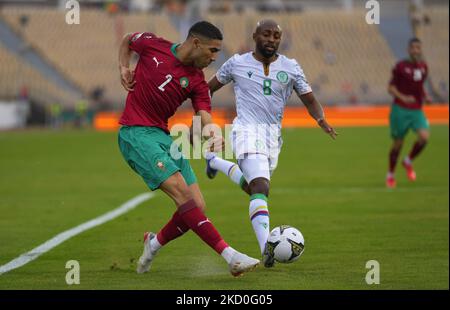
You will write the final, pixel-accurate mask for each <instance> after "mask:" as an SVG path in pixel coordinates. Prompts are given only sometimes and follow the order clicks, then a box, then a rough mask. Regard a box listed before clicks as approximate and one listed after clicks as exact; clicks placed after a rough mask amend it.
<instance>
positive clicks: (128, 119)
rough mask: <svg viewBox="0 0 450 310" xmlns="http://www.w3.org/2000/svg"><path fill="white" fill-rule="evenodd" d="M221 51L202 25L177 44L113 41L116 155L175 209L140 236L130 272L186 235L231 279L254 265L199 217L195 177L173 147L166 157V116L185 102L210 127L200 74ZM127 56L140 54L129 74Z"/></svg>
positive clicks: (218, 37) (153, 39)
mask: <svg viewBox="0 0 450 310" xmlns="http://www.w3.org/2000/svg"><path fill="white" fill-rule="evenodd" d="M221 45H222V34H221V32H220V30H219V29H217V28H216V27H215V26H214V25H212V24H210V23H208V22H204V21H203V22H198V23H196V24H194V25H193V26H192V27H191V29H190V30H189V34H188V37H187V39H186V40H185V41H184V42H183V43H181V44H173V43H171V42H169V41H167V40H165V39H163V38H159V37H157V36H156V35H155V34H153V33H148V32H144V33H135V34H129V35H126V36H125V37H124V39H123V41H122V43H121V46H120V51H119V63H120V73H121V78H122V85H123V86H124V88H125V89H126V90H128V91H129V93H128V97H127V100H126V106H125V110H124V112H123V114H122V117H121V119H120V123H121V124H122V125H123V126H122V127H121V129H120V131H119V147H120V150H121V152H122V155H123V157H124V158H125V160H126V162H127V163H128V164H129V166H130V167H131V168H132V169H133V170H134V171H135V172H136V173H138V174H139V175H140V176H141V177H142V178H143V179H144V181H145V182H146V184H147V185H148V187H149V188H150V189H151V190H156V189H158V188H159V189H161V190H162V191H163V192H164V193H166V194H167V195H168V196H169V197H170V198H172V200H173V201H174V202H175V205H176V207H177V210H176V212H175V213H174V214H173V217H172V218H171V219H170V221H169V222H168V223H167V224H166V226H164V227H163V228H162V229H161V230H160V231H159V232H158V233H157V234H154V233H146V234H145V235H144V252H143V254H142V256H141V257H140V259H139V261H138V267H137V272H138V273H143V272H146V271H148V270H149V269H150V265H151V262H152V260H153V258H154V256H155V255H156V253H157V252H158V250H159V249H160V248H161V247H162V246H163V245H165V244H166V243H168V242H169V241H171V240H173V239H175V238H177V237H179V236H181V235H183V234H184V233H185V232H187V231H188V230H189V229H192V230H193V231H194V232H195V233H196V234H197V235H198V236H199V237H200V238H201V239H202V240H203V241H204V242H205V243H207V244H208V245H209V246H210V247H212V248H213V249H214V250H215V251H216V252H217V253H218V254H221V255H222V257H223V258H224V259H225V260H226V262H227V263H228V265H229V268H230V272H231V274H232V275H234V276H237V275H239V274H241V273H243V272H245V271H248V270H251V269H253V268H254V267H256V266H257V265H258V264H259V260H257V259H254V258H251V257H248V256H247V255H245V254H242V253H240V252H237V251H236V250H234V249H233V248H231V247H230V246H228V244H227V243H226V242H225V241H224V240H223V239H222V237H221V236H220V235H219V233H218V232H217V230H216V229H215V227H214V226H213V224H212V223H211V222H210V220H209V219H208V218H206V216H205V215H204V213H203V210H204V207H205V202H204V200H203V196H202V194H201V192H200V189H199V186H198V184H197V180H196V177H195V174H194V172H193V170H192V168H191V166H190V165H189V162H188V161H187V160H186V159H185V158H184V157H182V154H181V152H180V150H179V149H178V148H175V153H176V154H175V155H176V156H172V155H173V152H174V150H173V148H172V150H171V145H172V142H173V141H172V138H171V137H170V135H169V131H168V128H167V121H168V119H169V117H171V116H172V115H173V114H174V113H175V111H176V110H177V108H178V107H179V106H180V105H181V104H182V103H183V101H185V100H186V99H187V98H190V99H191V101H192V106H193V108H194V110H195V112H196V113H197V114H198V115H199V116H200V117H201V121H202V126H204V125H206V124H208V123H211V115H210V110H211V99H210V96H209V89H208V84H207V83H206V81H205V78H204V75H203V72H202V69H203V68H205V67H207V66H208V65H209V64H210V63H211V62H213V61H214V60H215V58H216V56H217V53H218V52H219V51H220V48H221ZM132 52H136V53H138V54H139V56H140V57H139V62H138V63H137V66H136V69H135V71H134V72H133V71H131V70H130V68H129V62H130V57H131V54H132ZM171 152H172V153H171ZM171 154H172V155H171ZM175 158H178V159H175Z"/></svg>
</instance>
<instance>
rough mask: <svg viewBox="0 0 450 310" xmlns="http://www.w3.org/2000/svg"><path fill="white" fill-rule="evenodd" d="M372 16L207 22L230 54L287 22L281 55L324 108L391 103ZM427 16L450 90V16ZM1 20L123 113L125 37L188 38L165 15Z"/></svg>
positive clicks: (32, 13) (430, 41) (433, 12)
mask: <svg viewBox="0 0 450 310" xmlns="http://www.w3.org/2000/svg"><path fill="white" fill-rule="evenodd" d="M365 14H366V11H365V10H359V9H355V10H352V11H342V10H336V9H329V10H320V11H319V10H307V11H304V12H301V13H299V12H292V13H276V14H262V13H257V12H256V11H248V12H245V13H242V14H240V13H236V12H232V13H228V14H217V13H216V14H213V13H208V14H207V15H206V16H205V19H207V20H209V21H211V22H213V23H214V24H216V25H217V26H218V27H219V28H221V29H222V30H223V32H224V38H225V40H224V46H225V55H226V56H231V55H233V54H234V53H243V52H246V51H249V50H251V49H253V46H254V43H253V41H252V39H251V37H252V33H253V31H254V28H255V26H256V22H257V21H258V20H261V19H265V18H273V19H275V20H277V21H279V23H280V24H281V26H282V27H283V30H284V37H283V41H282V44H281V47H280V51H281V53H283V54H286V55H287V56H289V57H292V58H296V59H297V60H298V61H299V62H300V64H301V65H302V67H303V69H304V71H305V73H306V75H307V78H308V80H309V82H310V84H311V85H312V87H313V90H314V92H315V93H316V94H317V97H318V98H319V99H320V101H321V102H322V103H323V104H340V103H343V104H346V103H349V102H350V103H386V102H390V101H391V98H390V96H389V95H388V94H387V91H386V88H387V84H388V81H389V78H390V71H391V68H392V66H393V65H394V63H395V62H396V59H395V58H394V55H393V54H392V52H391V50H390V48H389V46H388V44H387V43H386V41H385V40H384V38H383V36H382V35H381V33H380V32H379V29H378V27H377V26H376V25H368V24H367V23H366V22H365ZM426 14H427V15H428V16H429V17H430V19H431V24H429V25H427V26H424V30H423V36H424V37H423V40H424V43H425V44H424V49H425V55H426V57H427V60H428V62H429V64H430V70H431V72H432V77H433V81H434V84H435V86H438V87H439V88H442V87H444V88H446V89H447V90H448V15H446V14H447V11H446V10H443V9H442V8H439V7H437V8H436V7H435V8H433V7H431V8H427V11H426ZM22 15H27V16H28V17H29V18H28V25H27V26H26V27H21V26H20V21H19V19H20V16H22ZM0 18H2V19H3V20H5V21H6V22H7V24H8V25H10V26H11V27H12V28H13V29H14V31H16V32H17V33H19V34H21V35H22V36H23V38H24V39H25V40H26V41H27V42H28V43H29V44H30V46H31V47H33V48H34V49H35V50H36V51H38V53H40V55H42V56H43V57H44V58H46V59H47V60H48V61H49V62H50V63H52V64H53V65H54V67H55V68H56V69H57V70H59V71H60V72H61V73H63V74H64V75H65V76H66V77H67V79H68V80H70V81H72V82H73V83H74V84H76V85H78V86H79V87H80V89H81V90H82V91H83V92H84V94H85V95H86V96H88V95H89V94H90V92H92V91H93V90H94V89H95V88H98V87H100V88H103V90H104V94H105V96H106V98H107V100H108V101H109V102H112V103H114V105H113V106H114V107H115V108H117V109H120V108H121V107H122V104H123V100H124V98H125V95H126V93H125V91H123V89H122V87H121V86H120V83H119V74H118V70H117V50H118V44H119V41H120V39H121V37H122V35H123V34H124V33H127V32H134V31H152V32H155V33H156V34H158V35H160V36H163V37H165V38H167V39H169V40H171V41H175V42H177V41H180V34H179V33H178V31H177V30H176V29H175V28H174V26H173V25H172V24H171V21H170V18H169V17H168V16H167V15H165V14H164V13H161V14H155V13H151V14H150V15H149V14H138V13H130V14H127V13H119V14H116V15H110V14H108V13H106V12H105V11H103V10H98V9H88V8H87V9H83V11H82V14H81V20H80V22H81V23H80V25H67V24H66V23H65V11H59V10H57V9H55V8H32V7H20V8H17V7H11V6H4V7H2V8H0ZM443 61H444V63H445V64H443V63H442V62H443ZM2 68H3V67H2ZM216 69H217V68H215V67H212V68H208V69H206V70H205V76H206V78H207V79H209V78H210V77H211V76H212V75H213V74H214V73H215V71H216ZM27 70H28V69H27ZM35 74H36V73H35ZM2 75H3V73H2ZM5 85H6V84H5ZM442 85H443V86H442ZM8 87H10V86H8ZM48 87H50V86H48ZM4 88H6V86H2V88H1V89H0V92H1V94H3V93H5V92H7V91H6V90H5V89H4ZM54 88H55V89H56V87H54ZM8 91H9V90H8ZM52 93H54V91H52ZM1 94H0V95H1ZM233 102H234V96H233V92H232V88H231V87H226V88H225V89H224V91H221V92H219V93H217V94H216V95H215V103H214V104H216V105H222V106H223V105H232V104H233ZM294 103H295V104H298V100H297V99H296V98H295V96H292V98H291V101H290V104H294Z"/></svg>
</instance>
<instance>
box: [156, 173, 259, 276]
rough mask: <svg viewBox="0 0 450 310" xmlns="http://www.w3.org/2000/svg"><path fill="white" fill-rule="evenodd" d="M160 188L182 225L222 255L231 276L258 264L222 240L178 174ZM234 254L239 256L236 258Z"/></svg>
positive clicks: (257, 261) (193, 194)
mask: <svg viewBox="0 0 450 310" xmlns="http://www.w3.org/2000/svg"><path fill="white" fill-rule="evenodd" d="M191 186H192V185H191ZM160 188H161V190H163V191H164V192H165V193H166V194H167V195H169V197H171V198H172V199H173V200H174V202H175V203H176V205H177V213H178V215H179V216H180V218H181V220H182V221H183V222H184V224H185V225H186V226H187V227H189V228H190V229H192V231H194V232H195V233H196V234H197V235H198V236H199V237H200V238H201V239H202V240H203V241H204V242H205V243H206V244H208V245H209V246H210V247H211V248H213V249H214V250H215V251H216V252H217V253H218V254H220V255H222V257H223V258H224V259H225V260H226V262H227V263H228V265H229V268H230V272H231V273H232V275H234V276H236V275H239V274H242V273H243V272H246V271H250V270H251V269H253V268H254V267H256V266H257V265H258V264H259V260H257V259H254V258H250V257H248V256H246V255H244V254H241V253H239V252H237V251H236V250H234V249H233V248H232V247H230V246H229V245H228V244H227V243H226V242H225V241H224V240H223V239H222V237H221V236H220V234H219V232H218V231H217V230H216V228H215V227H214V225H213V224H212V222H211V221H210V220H209V219H208V218H207V217H206V216H205V214H204V213H203V212H202V210H201V209H200V207H199V206H198V205H197V203H196V201H195V199H194V196H195V193H192V190H191V188H190V187H189V186H188V185H187V184H186V182H184V179H183V177H182V175H181V174H180V173H175V174H174V175H172V176H171V177H170V178H169V179H167V180H166V181H165V182H164V183H162V184H161V187H160ZM195 189H196V188H195V186H194V190H195ZM197 199H198V198H197ZM236 253H239V254H241V255H237V256H236Z"/></svg>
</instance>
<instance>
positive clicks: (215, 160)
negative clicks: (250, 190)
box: [206, 152, 247, 192]
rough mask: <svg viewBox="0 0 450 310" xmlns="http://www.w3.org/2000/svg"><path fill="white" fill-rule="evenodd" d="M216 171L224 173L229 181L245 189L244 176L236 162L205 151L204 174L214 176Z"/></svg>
mask: <svg viewBox="0 0 450 310" xmlns="http://www.w3.org/2000/svg"><path fill="white" fill-rule="evenodd" d="M218 171H220V172H222V173H223V174H225V175H226V176H227V177H228V178H229V179H230V180H231V181H233V183H235V184H237V185H239V186H240V187H241V188H242V189H243V190H244V191H246V189H245V178H244V176H243V174H242V171H241V169H240V168H239V166H238V165H237V164H236V163H234V162H232V161H228V160H225V159H222V158H220V157H218V156H216V154H215V153H212V152H208V153H206V175H207V176H208V178H210V179H213V178H215V177H216V174H217V172H218ZM246 192H247V191H246Z"/></svg>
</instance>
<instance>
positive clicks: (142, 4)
mask: <svg viewBox="0 0 450 310" xmlns="http://www.w3.org/2000/svg"><path fill="white" fill-rule="evenodd" d="M153 2H154V1H153V0H130V5H129V9H130V11H137V12H148V11H150V9H152V8H153V6H154V3H153Z"/></svg>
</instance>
